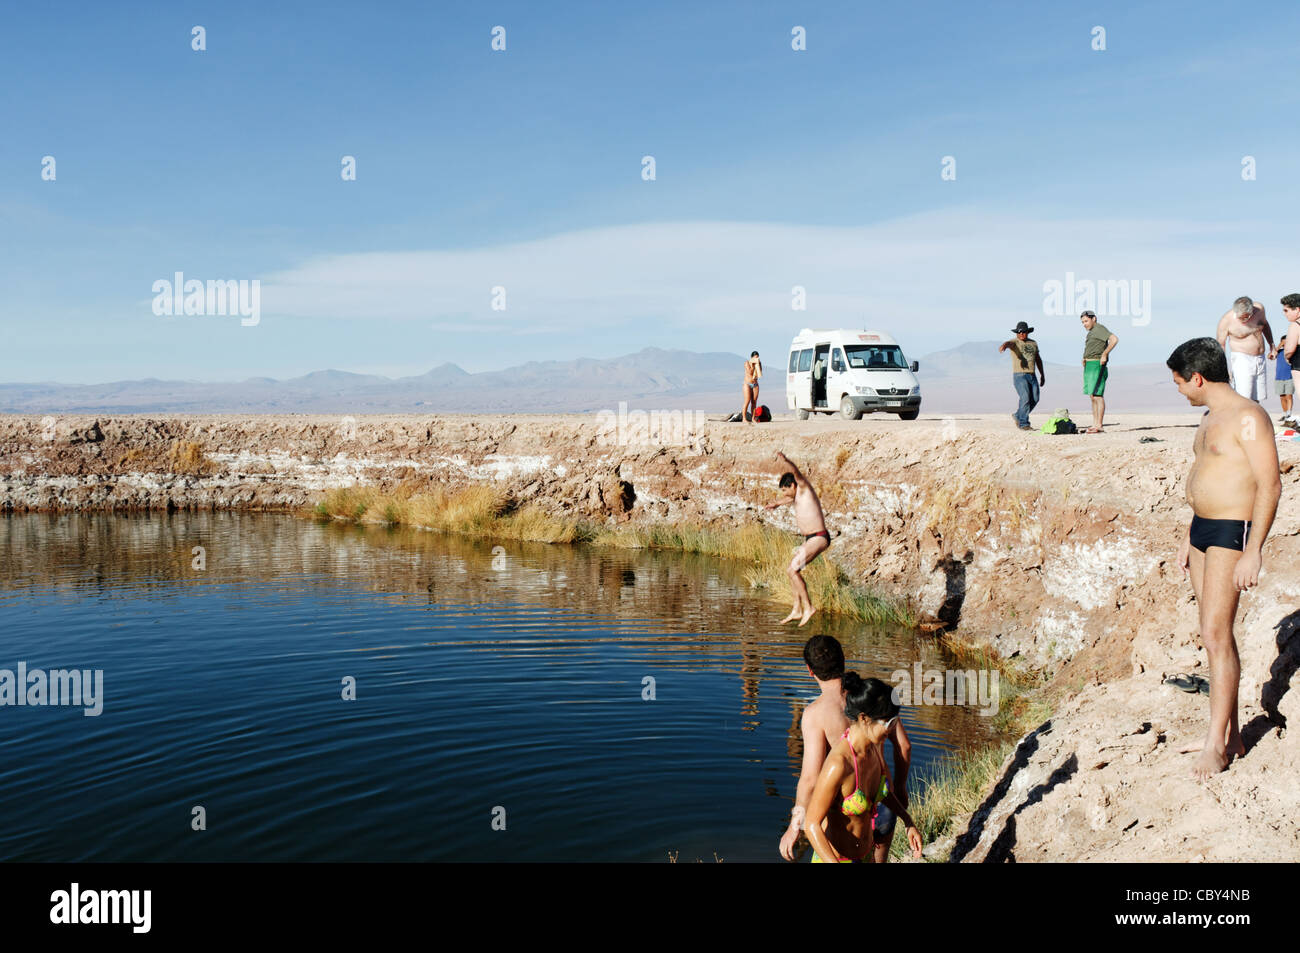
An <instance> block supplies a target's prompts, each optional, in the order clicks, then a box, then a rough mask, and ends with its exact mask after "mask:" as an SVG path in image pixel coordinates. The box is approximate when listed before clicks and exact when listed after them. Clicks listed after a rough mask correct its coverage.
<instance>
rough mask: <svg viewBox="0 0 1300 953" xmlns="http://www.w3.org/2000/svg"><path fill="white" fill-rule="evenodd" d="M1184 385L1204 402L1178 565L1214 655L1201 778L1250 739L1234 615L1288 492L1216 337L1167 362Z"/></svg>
mask: <svg viewBox="0 0 1300 953" xmlns="http://www.w3.org/2000/svg"><path fill="white" fill-rule="evenodd" d="M1165 363H1166V364H1167V365H1168V367H1169V370H1170V371H1172V372H1173V377H1174V383H1175V384H1177V385H1178V392H1179V393H1180V394H1182V395H1183V396H1184V397H1186V398H1187V401H1188V403H1190V404H1191V405H1192V406H1193V407H1205V408H1207V410H1206V412H1205V415H1204V416H1203V417H1202V418H1201V425H1200V427H1198V428H1197V431H1196V439H1195V442H1194V444H1193V448H1194V449H1195V451H1196V459H1195V461H1194V462H1193V463H1192V471H1191V473H1189V474H1188V476H1187V502H1188V503H1190V504H1191V505H1192V512H1193V514H1194V515H1193V517H1192V522H1191V525H1190V526H1189V527H1188V529H1187V535H1186V536H1185V537H1183V541H1182V545H1181V546H1180V547H1179V549H1178V565H1179V567H1180V568H1181V569H1182V570H1183V573H1184V575H1186V574H1187V573H1188V571H1189V570H1190V571H1191V577H1192V592H1194V593H1195V594H1196V605H1197V608H1198V610H1199V612H1200V628H1201V640H1202V641H1203V642H1204V643H1205V654H1206V655H1207V656H1208V658H1209V662H1210V730H1209V733H1208V734H1207V735H1206V738H1205V741H1204V742H1203V743H1202V744H1199V745H1192V746H1189V747H1186V748H1183V749H1181V750H1182V751H1184V752H1186V751H1200V752H1201V756H1200V758H1198V759H1197V761H1196V766H1195V767H1194V768H1193V769H1192V777H1194V778H1196V779H1197V780H1198V781H1204V780H1206V779H1208V778H1210V777H1212V776H1214V775H1215V774H1217V773H1218V772H1220V771H1224V770H1226V769H1227V767H1228V762H1229V760H1230V756H1241V755H1243V754H1245V753H1246V747H1245V745H1244V744H1243V743H1242V740H1241V729H1240V727H1239V726H1238V724H1237V686H1238V683H1239V682H1240V680H1241V663H1240V661H1239V659H1238V657H1237V643H1236V640H1235V639H1234V638H1233V634H1232V626H1233V620H1234V619H1235V618H1236V615H1237V602H1238V600H1239V599H1240V597H1241V593H1243V592H1244V591H1246V590H1247V589H1249V588H1250V587H1251V586H1254V585H1256V584H1257V583H1258V582H1259V570H1260V560H1261V553H1262V551H1263V548H1264V538H1265V537H1266V536H1268V531H1269V528H1270V527H1271V526H1272V525H1273V516H1274V514H1275V513H1276V511H1277V502H1278V499H1279V498H1280V497H1281V495H1282V481H1281V478H1280V477H1279V475H1278V461H1277V447H1276V446H1275V445H1274V443H1273V425H1272V423H1271V422H1270V421H1269V419H1268V414H1267V413H1265V411H1264V409H1263V408H1262V407H1260V405H1259V404H1257V403H1255V402H1254V401H1252V400H1248V399H1247V398H1245V397H1242V396H1241V395H1240V394H1238V393H1235V392H1234V391H1233V389H1232V387H1230V386H1229V384H1228V362H1227V360H1226V359H1225V358H1224V354H1223V348H1222V345H1221V344H1219V342H1217V341H1215V340H1214V339H1212V338H1196V339H1194V340H1191V341H1187V342H1185V343H1183V344H1180V345H1179V346H1178V348H1177V349H1176V350H1175V351H1174V353H1173V354H1171V355H1170V356H1169V360H1168V361H1166V362H1165Z"/></svg>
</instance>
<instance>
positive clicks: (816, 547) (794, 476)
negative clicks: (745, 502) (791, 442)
mask: <svg viewBox="0 0 1300 953" xmlns="http://www.w3.org/2000/svg"><path fill="white" fill-rule="evenodd" d="M776 460H777V463H779V464H781V478H780V479H779V480H778V481H777V486H779V487H780V488H781V490H782V491H783V493H784V495H783V496H782V497H781V499H780V500H778V501H777V502H775V503H769V504H768V505H767V508H768V509H769V510H774V509H776V508H777V507H778V506H785V505H786V504H788V503H793V504H794V524H795V526H797V527H798V528H799V532H801V533H803V534H804V535H803V545H801V546H800V547H799V548H798V549H796V550H795V551H794V558H793V559H791V560H790V565H789V566H787V567H786V570H785V573H786V575H787V576H789V577H790V589H791V590H792V591H793V592H794V608H793V609H791V610H790V614H789V615H788V616H786V617H785V618H784V619H782V620H781V621H782V622H790V621H793V620H794V619H798V620H799V625H800V626H801V627H802V626H804V625H806V624H807V622H808V620H809V619H811V618H812V616H813V613H814V612H816V611H817V610H816V609H814V608H813V604H812V600H811V599H809V598H808V587H807V586H806V585H804V581H803V567H804V566H807V565H808V564H809V563H810V562H812V561H813V560H814V559H816V558H817V557H818V556H820V555H821V554H822V553H824V552H825V551H826V550H827V549H829V548H830V545H831V534H830V533H828V532H826V519H825V517H823V516H822V504H821V500H819V499H817V491H815V490H814V489H813V488H812V484H811V483H809V482H808V480H807V478H806V477H805V476H804V475H803V474H802V473H800V472H799V468H798V467H797V466H795V465H794V464H793V463H791V462H790V460H789V458H788V457H786V455H785V454H784V453H779V452H778V453H777V455H776Z"/></svg>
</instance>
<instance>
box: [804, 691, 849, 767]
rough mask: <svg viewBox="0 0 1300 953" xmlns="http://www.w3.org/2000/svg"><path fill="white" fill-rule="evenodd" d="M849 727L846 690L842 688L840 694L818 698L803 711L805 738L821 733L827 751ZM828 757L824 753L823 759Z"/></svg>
mask: <svg viewBox="0 0 1300 953" xmlns="http://www.w3.org/2000/svg"><path fill="white" fill-rule="evenodd" d="M848 726H849V720H848V718H846V717H845V715H844V689H843V688H841V689H840V691H839V693H838V694H837V695H836V696H834V697H832V696H828V695H821V696H818V697H817V698H816V699H814V700H813V702H812V704H810V705H809V706H808V707H807V708H805V709H804V711H803V725H802V726H801V727H802V728H803V731H804V737H807V736H808V735H809V734H813V733H816V732H821V734H822V737H824V738H825V739H826V751H830V750H831V748H833V747H835V742H837V741H839V740H840V736H841V735H842V734H844V729H845V728H847V727H848ZM825 757H826V755H825V753H824V752H823V754H822V758H823V759H825Z"/></svg>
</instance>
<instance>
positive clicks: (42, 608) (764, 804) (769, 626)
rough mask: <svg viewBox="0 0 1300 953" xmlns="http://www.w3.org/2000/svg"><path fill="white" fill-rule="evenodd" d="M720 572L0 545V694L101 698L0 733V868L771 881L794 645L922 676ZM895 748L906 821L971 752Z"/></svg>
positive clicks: (880, 634) (265, 549) (334, 552)
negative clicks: (5, 682)
mask: <svg viewBox="0 0 1300 953" xmlns="http://www.w3.org/2000/svg"><path fill="white" fill-rule="evenodd" d="M195 547H202V550H201V552H199V553H196V551H195ZM200 557H201V558H202V560H203V562H204V564H205V568H203V569H196V568H194V562H195V560H196V559H197V558H200ZM742 568H743V567H740V566H738V565H734V564H729V563H726V562H720V561H716V560H711V559H707V558H704V557H694V556H686V555H680V554H668V553H645V552H636V551H626V550H616V549H608V548H587V547H569V546H544V545H531V544H521V543H513V542H511V543H502V544H499V545H494V544H493V543H492V542H491V541H487V542H478V541H470V540H464V539H459V538H448V537H444V536H439V535H435V534H432V533H421V532H416V531H411V530H396V529H394V530H385V529H379V528H373V527H370V528H360V527H352V526H341V525H331V524H319V523H313V522H309V521H304V520H299V519H295V518H293V517H286V516H266V515H253V514H237V513H221V514H183V515H172V516H160V515H151V516H120V515H91V516H86V515H81V516H78V515H63V516H46V515H23V516H9V517H4V518H0V669H10V670H13V669H16V667H17V664H18V662H20V661H23V662H26V664H27V666H28V668H29V669H36V668H42V669H46V670H49V669H58V668H74V667H75V668H80V669H102V670H103V671H104V695H105V699H104V710H103V714H101V715H100V716H99V717H95V718H88V717H84V716H83V715H82V713H81V710H80V709H74V708H55V707H21V708H19V707H0V816H3V817H4V818H5V821H6V823H5V824H4V825H3V827H0V858H6V859H29V860H65V861H72V860H84V859H90V860H123V861H125V860H215V859H220V860H496V859H508V860H650V861H663V860H665V859H666V856H667V853H668V852H669V851H673V852H677V851H680V853H681V859H683V860H687V859H690V860H693V859H695V858H696V857H701V858H706V859H712V857H713V855H714V853H715V852H716V853H717V854H718V855H719V856H721V857H723V858H724V859H726V860H729V861H738V860H777V859H778V856H777V853H776V842H777V840H778V839H779V837H780V834H781V831H782V830H783V829H784V826H785V823H786V821H787V820H788V815H789V808H790V804H791V799H792V798H793V795H794V787H795V782H796V780H797V776H798V771H799V759H800V755H801V750H800V746H801V742H800V738H799V715H800V713H801V712H802V709H803V706H804V705H805V704H806V703H807V701H808V700H810V699H811V698H812V697H813V696H814V694H815V692H816V685H815V683H814V682H813V681H812V680H811V679H810V678H809V677H808V674H807V671H806V669H805V668H804V665H803V660H802V657H801V654H800V653H801V650H802V645H803V640H804V639H806V638H807V637H808V636H809V635H811V634H814V633H816V632H822V633H826V634H831V635H834V636H836V637H837V638H838V639H839V640H840V641H841V642H842V643H843V644H844V646H845V652H846V654H847V655H848V656H849V658H850V665H851V666H852V667H853V668H855V669H857V670H858V671H860V672H862V673H863V674H864V675H876V676H877V677H880V678H885V679H888V677H889V674H890V673H891V672H892V671H894V670H895V669H898V668H908V667H910V666H911V665H912V663H913V662H914V661H917V660H920V661H923V662H924V663H925V664H926V665H927V666H937V667H942V665H943V662H942V659H941V658H940V657H939V656H938V655H936V654H935V652H934V649H933V648H932V646H931V645H930V644H929V642H928V640H927V639H925V638H924V637H918V636H915V635H913V634H912V633H908V632H892V631H887V630H881V629H873V628H869V627H865V626H862V625H861V624H857V623H848V622H845V621H843V620H838V619H832V618H829V617H825V618H823V617H814V620H813V622H812V623H810V624H809V625H808V626H807V627H806V628H805V629H804V630H798V629H795V628H793V627H779V626H777V625H776V624H775V622H776V620H777V619H779V618H780V617H781V616H782V615H783V614H784V607H783V606H781V605H778V604H776V603H773V602H770V601H768V600H767V599H765V598H763V597H762V596H761V595H756V594H755V593H754V592H753V591H752V590H750V588H749V586H748V584H747V583H746V581H745V579H744V576H743V572H742ZM347 677H351V678H354V679H355V680H356V700H355V701H345V700H343V699H342V697H341V693H342V685H343V681H344V679H345V678H347ZM647 679H653V688H654V699H653V700H644V699H643V694H648V691H647V689H646V686H647V685H649V684H651V683H650V682H648V681H647ZM904 722H905V723H906V725H907V729H908V732H909V734H910V735H911V737H912V739H913V749H912V750H913V759H914V772H915V775H916V776H917V777H918V779H919V780H918V781H917V782H914V784H913V786H912V790H913V791H914V792H917V791H919V790H921V789H922V788H923V780H924V778H925V776H926V775H927V773H928V770H929V768H930V767H931V766H933V764H934V763H935V761H936V759H938V758H941V757H942V756H943V755H944V754H945V753H946V752H948V751H951V750H952V749H953V748H955V747H959V746H961V745H965V744H968V743H970V742H972V741H975V740H978V739H981V738H983V737H985V735H986V733H987V731H988V726H987V723H986V720H985V719H983V718H980V717H979V716H978V715H977V713H976V711H975V709H973V708H959V707H947V708H940V707H923V708H908V709H906V710H905V712H904ZM195 806H202V807H203V808H204V809H205V811H206V815H207V830H205V831H192V830H191V823H190V822H191V812H192V809H193V808H194V807H195ZM498 808H504V817H505V830H498V829H494V827H493V818H494V816H500V815H501V814H502V812H501V811H499V810H497V809H498ZM497 826H498V827H499V826H500V825H499V823H498V825H497Z"/></svg>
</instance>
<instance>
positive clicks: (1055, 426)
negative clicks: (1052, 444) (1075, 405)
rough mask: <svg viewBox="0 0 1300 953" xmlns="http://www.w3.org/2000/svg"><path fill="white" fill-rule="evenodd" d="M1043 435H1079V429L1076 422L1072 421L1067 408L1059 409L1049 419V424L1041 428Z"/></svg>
mask: <svg viewBox="0 0 1300 953" xmlns="http://www.w3.org/2000/svg"><path fill="white" fill-rule="evenodd" d="M1040 429H1041V432H1042V433H1045V434H1049V435H1060V434H1070V433H1078V432H1079V428H1078V426H1076V425H1075V423H1074V421H1073V420H1071V419H1070V412H1069V411H1068V410H1066V409H1065V408H1063V407H1062V408H1059V409H1057V410H1056V411H1054V412H1053V413H1052V416H1051V417H1049V418H1047V423H1045V424H1043V426H1042V427H1041V428H1040Z"/></svg>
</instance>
